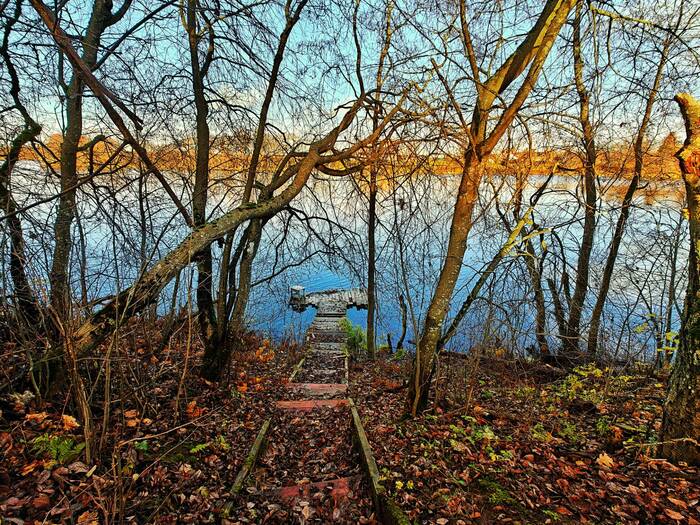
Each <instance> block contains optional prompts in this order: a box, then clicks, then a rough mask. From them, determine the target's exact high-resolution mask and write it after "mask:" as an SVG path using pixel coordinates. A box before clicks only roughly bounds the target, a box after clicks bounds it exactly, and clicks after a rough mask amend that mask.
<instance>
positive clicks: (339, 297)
mask: <svg viewBox="0 0 700 525" xmlns="http://www.w3.org/2000/svg"><path fill="white" fill-rule="evenodd" d="M294 288H296V289H301V290H302V294H301V295H298V294H297V295H295V294H292V296H291V298H290V299H289V304H290V305H291V306H292V308H294V310H297V311H304V310H306V309H307V308H308V307H309V306H312V307H314V308H316V310H318V312H317V313H316V316H317V317H344V316H345V311H346V310H347V309H348V308H360V309H366V308H367V290H366V289H365V288H351V289H349V290H324V291H322V292H311V293H308V294H306V293H303V288H301V287H294Z"/></svg>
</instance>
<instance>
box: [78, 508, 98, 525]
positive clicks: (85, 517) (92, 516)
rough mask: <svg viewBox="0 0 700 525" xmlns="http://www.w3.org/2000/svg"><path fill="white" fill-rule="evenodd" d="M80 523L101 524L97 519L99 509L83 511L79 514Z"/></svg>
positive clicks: (87, 524) (85, 524) (88, 524)
mask: <svg viewBox="0 0 700 525" xmlns="http://www.w3.org/2000/svg"><path fill="white" fill-rule="evenodd" d="M78 523H80V524H84V525H100V522H99V520H98V519H97V511H94V510H92V511H91V510H87V511H85V512H83V513H82V514H81V515H80V516H78Z"/></svg>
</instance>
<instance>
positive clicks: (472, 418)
mask: <svg viewBox="0 0 700 525" xmlns="http://www.w3.org/2000/svg"><path fill="white" fill-rule="evenodd" d="M147 341H148V338H147V337H136V336H134V337H132V338H130V339H129V338H125V340H124V342H123V346H124V348H122V349H121V352H122V353H121V354H120V355H121V357H122V359H120V360H119V361H118V363H119V365H118V366H117V367H115V369H114V370H112V375H113V379H112V381H113V383H114V385H119V388H114V389H113V391H112V398H111V411H110V414H109V415H108V417H107V421H108V424H107V425H106V427H105V428H106V429H107V431H106V432H102V423H101V422H102V420H103V418H104V417H105V415H104V412H103V411H100V410H98V409H97V408H95V409H94V413H93V418H94V420H95V422H96V426H97V428H96V430H95V432H94V434H93V439H94V442H95V443H97V444H99V443H100V440H102V447H101V452H100V453H99V454H98V455H97V458H96V459H95V460H93V462H92V463H90V464H87V463H86V462H85V461H84V456H82V455H81V454H82V452H83V451H82V443H83V441H84V437H83V431H82V430H83V429H82V426H80V424H79V422H78V421H77V414H75V413H73V412H71V409H70V408H69V407H70V406H71V403H70V399H69V397H70V396H68V395H67V394H63V395H59V396H57V397H56V398H55V399H53V400H52V401H51V402H47V401H43V402H39V401H37V400H36V399H35V398H34V399H33V398H32V397H31V395H22V394H16V395H4V396H3V397H2V401H1V402H0V410H2V413H1V414H0V518H2V519H0V523H18V524H25V523H84V524H94V523H112V522H115V521H119V520H123V522H125V523H163V524H167V523H214V522H218V521H219V520H220V518H219V513H220V511H221V508H222V507H223V506H224V505H225V504H226V503H228V502H230V501H231V496H230V495H229V490H230V488H231V486H232V484H233V481H234V479H235V477H236V474H237V473H238V471H239V470H240V468H241V466H242V464H243V462H244V460H245V457H246V455H247V454H248V451H249V450H250V447H251V444H252V443H253V441H254V440H255V436H256V434H257V432H258V430H259V429H260V426H261V425H262V423H263V421H264V420H265V419H267V418H268V417H269V416H270V415H271V414H272V410H273V407H274V404H275V401H277V400H279V399H282V398H283V397H282V396H284V395H285V393H284V391H285V384H286V382H287V378H288V377H289V373H290V371H291V369H292V367H293V366H294V364H295V363H296V362H298V360H299V357H300V355H301V353H300V350H299V348H298V347H296V346H295V345H291V344H284V345H282V346H280V347H276V348H273V346H272V345H271V344H270V342H269V341H267V340H264V339H262V338H260V337H257V336H255V335H253V334H250V335H249V336H247V340H246V342H245V345H244V347H245V348H246V350H245V351H241V352H238V353H237V354H236V356H235V358H234V364H233V365H232V367H231V369H230V370H229V371H227V374H226V378H225V379H224V380H223V381H222V382H220V383H210V382H207V381H205V380H203V379H201V378H199V377H198V376H197V374H196V371H195V370H196V365H197V363H198V361H199V358H200V357H201V348H198V347H197V345H196V344H193V345H185V344H184V343H183V342H182V338H180V339H178V338H175V340H174V341H173V342H172V343H171V345H170V346H169V347H167V348H166V349H165V350H164V351H163V352H161V353H158V352H156V351H154V350H153V349H152V348H151V347H150V346H149V344H148V342H147ZM21 355H22V353H20V352H18V351H17V349H16V348H14V347H12V346H11V345H6V346H5V347H4V348H3V349H2V355H0V362H2V373H3V374H5V375H6V376H7V377H11V376H12V374H13V373H17V371H18V370H19V364H18V363H20V362H21ZM409 365H410V363H409V362H408V360H407V359H404V360H398V361H394V360H392V359H382V360H380V361H378V362H373V363H369V362H364V363H356V364H354V365H352V367H351V370H350V388H349V392H348V395H349V396H350V397H352V398H353V399H354V400H355V402H356V404H357V406H358V409H359V411H360V414H361V416H362V420H363V423H364V425H365V429H366V431H367V435H368V438H369V440H370V443H371V445H372V449H373V452H374V455H375V459H376V460H377V463H378V466H379V470H380V474H381V476H382V478H383V483H384V485H385V486H386V487H387V488H388V490H389V492H390V494H391V495H392V496H393V497H394V498H395V500H396V502H397V503H398V504H399V505H400V506H401V507H402V508H403V510H404V511H405V512H406V513H407V514H408V515H409V516H410V518H411V519H412V520H413V521H414V522H415V523H436V524H439V525H443V524H446V523H454V524H458V523H464V524H466V523H469V524H472V523H473V524H476V523H521V524H526V523H532V524H540V523H611V524H612V523H640V524H646V523H670V524H675V523H688V524H690V525H694V524H698V523H700V504H698V499H700V479H699V475H698V471H697V469H692V468H689V467H684V466H674V465H671V464H670V463H667V462H665V461H663V460H658V459H653V458H652V457H651V446H653V441H654V436H655V435H656V432H657V430H658V427H659V425H660V417H661V402H662V399H663V394H664V384H663V381H661V382H659V381H660V380H659V379H657V378H653V377H645V376H643V375H640V374H637V373H631V372H628V373H627V374H628V375H624V374H619V373H612V372H610V371H607V370H600V369H597V368H594V367H587V368H583V369H578V370H577V371H574V372H572V373H570V374H568V375H564V374H556V373H555V371H553V370H551V369H548V368H545V367H543V366H542V365H535V364H528V363H522V362H518V361H503V360H496V359H482V360H481V361H478V362H477V361H476V360H472V359H461V358H460V359H458V358H449V357H448V358H444V359H443V360H442V362H441V366H440V368H439V370H438V374H437V381H436V390H435V391H434V394H435V396H436V398H437V402H436V403H435V405H434V408H433V409H431V410H430V411H429V412H428V413H427V414H425V415H424V416H423V417H421V418H418V419H414V420H405V419H403V418H402V414H403V408H404V400H405V395H406V389H405V388H404V386H403V384H404V381H405V378H406V377H407V375H406V374H407V370H408V367H409ZM92 394H93V396H94V401H93V406H95V407H97V406H100V400H101V396H102V395H103V394H102V393H101V392H99V391H95V392H92ZM305 417H306V416H301V417H300V416H290V418H289V421H288V425H286V428H289V433H288V438H289V439H287V438H284V439H287V440H288V441H289V442H290V443H293V442H294V440H297V439H304V438H303V436H304V430H303V428H301V427H300V428H296V426H298V425H299V424H301V423H302V422H304V421H305ZM336 419H337V416H335V415H333V414H326V415H324V416H318V417H316V416H313V417H311V419H309V422H310V423H311V424H313V425H315V424H316V423H319V424H326V425H328V426H333V427H337V428H340V426H341V425H340V423H339V422H338V421H336ZM343 424H345V423H343ZM278 428H282V427H278ZM297 431H299V432H298V433H297ZM103 434H104V435H103ZM341 434H342V435H343V436H344V435H345V434H346V433H341ZM273 437H274V434H273ZM284 439H283V440H281V441H277V442H278V443H281V444H284V443H285V441H284ZM324 439H327V438H324ZM343 439H345V438H343ZM286 446H287V445H284V446H277V447H272V449H271V450H272V452H273V453H274V454H275V455H276V456H277V457H278V458H282V459H284V460H285V461H287V462H288V463H290V464H291V462H293V461H295V457H294V456H293V454H292V455H290V454H289V452H288V450H287V449H286V448H285V447H286ZM319 447H320V448H319V450H321V449H323V450H327V451H328V453H329V454H331V455H332V456H333V457H329V459H328V461H324V457H325V456H324V455H323V454H320V455H319V456H318V457H317V458H314V461H315V463H313V464H312V463H309V464H306V463H304V462H302V463H304V464H303V466H304V469H302V470H300V471H299V475H300V476H302V477H314V476H316V475H318V474H319V473H321V474H324V473H325V472H326V471H327V470H328V468H329V467H328V465H331V464H332V466H333V470H338V472H337V473H335V474H340V475H347V476H350V477H353V476H355V477H357V475H358V474H359V472H357V471H356V470H355V468H354V467H352V466H351V464H350V463H348V461H350V460H352V458H351V457H350V455H351V454H353V452H352V451H351V450H350V449H349V448H348V444H347V443H346V442H345V441H339V442H338V443H333V442H330V441H328V442H323V443H321V444H320V445H319ZM346 449H347V450H346ZM335 451H340V452H339V454H340V455H341V456H345V457H336V456H337V454H335ZM268 459H269V456H268V457H267V458H266V457H263V459H262V464H263V466H264V465H265V462H266V461H267V460H268ZM295 464H301V463H299V461H296V463H295ZM336 467H337V468H336ZM280 468H281V470H280V472H276V471H275V470H273V469H272V468H269V469H268V473H269V474H270V475H272V476H276V475H279V476H282V479H279V480H278V479H273V480H271V484H273V485H280V486H281V485H284V484H285V483H284V482H285V478H284V476H288V470H289V469H288V468H287V467H286V466H285V464H284V462H283V463H282V464H280ZM322 479H325V478H322ZM289 481H293V482H299V479H296V478H295V479H293V480H292V479H290V480H289ZM357 490H358V494H359V499H357V500H356V501H355V502H354V503H353V505H354V507H353V508H352V509H351V510H352V512H353V513H354V514H353V516H363V517H362V518H361V521H360V519H358V520H357V521H356V522H358V523H373V522H374V521H373V518H372V515H371V509H368V508H367V501H366V499H363V498H366V496H364V495H363V490H362V489H361V488H358V489H357ZM250 496H251V497H250V498H248V500H247V502H246V503H245V507H244V508H240V509H239V511H238V512H237V514H236V515H235V517H234V518H232V519H230V520H229V521H227V523H260V522H262V521H263V520H264V519H265V516H267V515H270V514H274V513H275V512H276V510H277V509H276V508H275V507H274V504H273V503H271V502H269V501H266V500H265V499H264V498H262V497H260V495H255V494H251V495H250ZM324 497H327V494H325V493H324V492H323V491H322V490H319V491H318V493H316V494H313V495H312V496H311V498H310V500H309V501H308V502H302V504H301V505H299V506H297V507H295V509H293V510H294V512H293V513H292V514H290V517H289V520H288V521H287V522H288V523H296V522H299V523H305V522H309V523H326V522H331V521H340V522H343V521H345V522H347V520H344V516H343V515H342V514H341V515H336V514H335V513H334V514H333V515H331V516H323V515H321V514H319V513H315V512H314V508H313V507H314V505H316V504H317V503H318V504H319V505H320V500H321V499H323V498H324ZM314 498H316V499H314ZM341 510H342V509H341ZM3 520H4V522H3ZM272 521H274V520H272Z"/></svg>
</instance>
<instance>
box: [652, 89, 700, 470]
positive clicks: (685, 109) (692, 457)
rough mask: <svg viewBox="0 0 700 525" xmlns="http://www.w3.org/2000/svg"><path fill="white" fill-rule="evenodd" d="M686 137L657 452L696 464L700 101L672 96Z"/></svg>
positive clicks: (699, 455)
mask: <svg viewBox="0 0 700 525" xmlns="http://www.w3.org/2000/svg"><path fill="white" fill-rule="evenodd" d="M676 102H677V103H678V105H679V106H680V109H681V113H682V114H683V119H684V120H685V128H686V134H687V136H686V139H685V144H684V145H683V148H682V149H681V150H680V151H679V152H678V153H677V155H676V156H677V157H678V159H679V160H680V166H681V172H682V175H683V181H684V182H685V191H686V200H687V205H688V216H689V219H688V222H689V226H690V250H689V261H688V289H687V292H686V301H685V309H684V312H683V319H682V322H681V331H680V337H679V345H678V350H677V351H676V359H675V362H674V363H673V369H672V371H671V377H670V380H669V388H668V395H667V397H666V403H665V404H664V417H663V424H662V428H661V447H660V452H661V454H662V455H663V456H665V457H667V458H670V459H672V460H674V461H685V462H687V463H689V464H693V465H700V444H698V438H699V437H700V395H698V388H700V350H698V349H700V102H699V101H698V100H696V99H695V98H693V97H692V96H691V95H688V94H680V95H677V96H676Z"/></svg>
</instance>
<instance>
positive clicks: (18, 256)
mask: <svg viewBox="0 0 700 525" xmlns="http://www.w3.org/2000/svg"><path fill="white" fill-rule="evenodd" d="M21 14H22V0H17V2H16V3H15V9H14V12H13V13H12V16H10V17H8V20H7V22H6V24H5V28H4V32H3V38H2V44H1V45H0V55H1V56H2V58H3V61H4V63H5V68H6V70H7V73H8V75H9V76H10V96H11V97H12V100H13V101H14V103H15V108H16V109H17V110H18V111H19V112H20V113H21V114H22V118H23V119H24V127H23V129H22V131H20V132H19V133H18V134H17V136H16V137H15V138H14V140H13V141H12V143H11V144H10V148H9V150H8V151H7V155H6V156H5V160H4V161H3V162H2V164H1V165H0V209H2V211H3V212H4V213H5V215H6V216H7V229H8V232H9V236H10V277H11V278H12V286H13V288H14V296H15V306H16V307H17V311H18V313H19V315H20V316H21V317H22V319H23V321H24V323H25V324H26V325H27V326H31V325H36V323H38V322H39V321H40V318H41V309H40V306H39V302H38V300H37V298H36V295H35V294H34V290H33V289H32V287H31V285H30V284H29V279H28V278H27V272H26V264H25V263H26V259H25V243H24V234H23V232H22V221H21V219H20V217H19V215H18V214H17V203H16V202H15V200H14V198H13V197H12V187H11V178H12V171H13V169H14V167H15V164H16V163H17V161H18V160H19V155H20V153H21V151H22V148H23V147H24V145H25V144H27V143H28V142H30V141H31V140H32V139H34V138H35V137H37V136H38V135H39V133H40V132H41V126H40V125H39V124H38V123H37V122H36V121H35V120H34V119H33V118H32V117H31V116H30V114H29V112H28V111H27V109H26V107H25V106H24V104H23V103H22V100H21V99H20V83H19V76H18V75H17V70H16V68H15V66H14V63H13V62H12V58H11V56H10V51H9V46H10V33H11V31H12V28H13V27H14V25H15V24H16V23H17V21H18V20H19V18H20V16H21Z"/></svg>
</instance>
